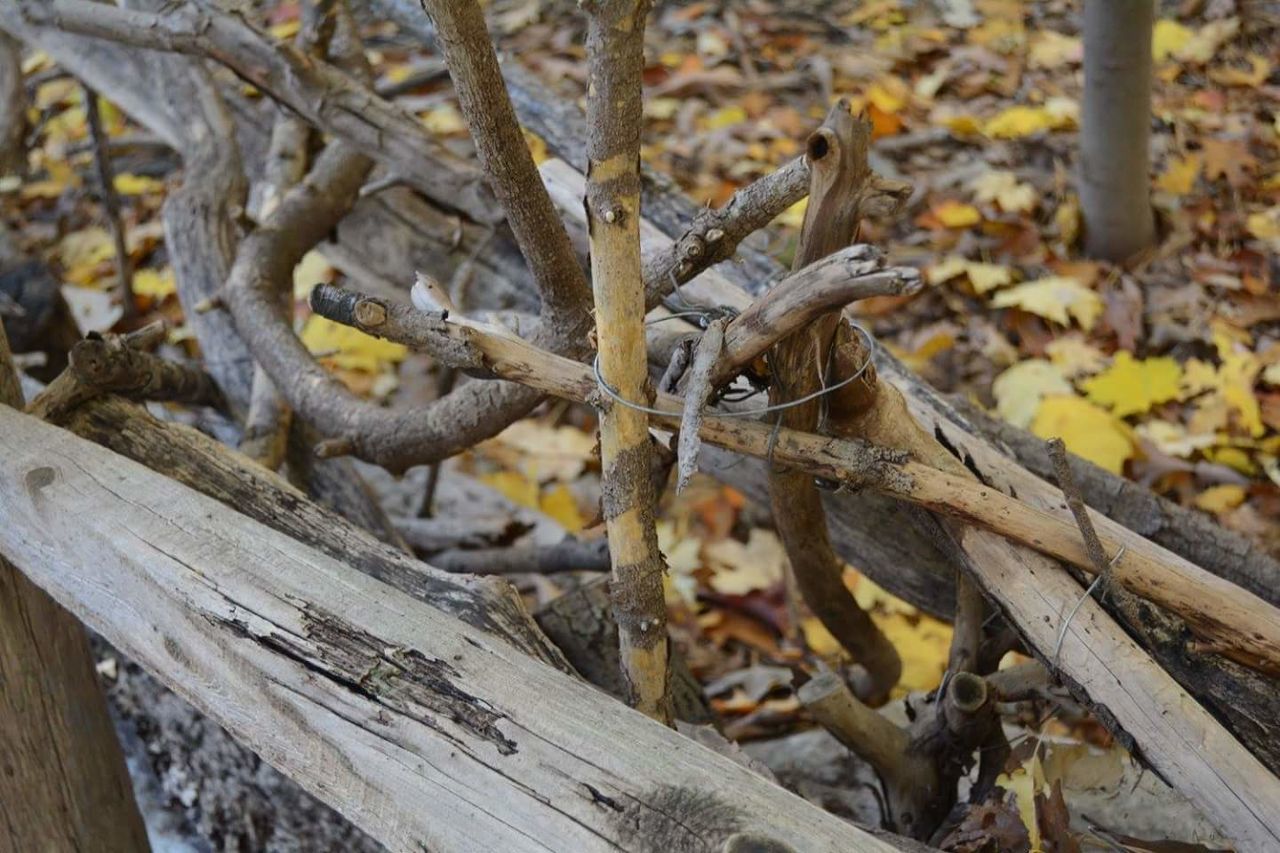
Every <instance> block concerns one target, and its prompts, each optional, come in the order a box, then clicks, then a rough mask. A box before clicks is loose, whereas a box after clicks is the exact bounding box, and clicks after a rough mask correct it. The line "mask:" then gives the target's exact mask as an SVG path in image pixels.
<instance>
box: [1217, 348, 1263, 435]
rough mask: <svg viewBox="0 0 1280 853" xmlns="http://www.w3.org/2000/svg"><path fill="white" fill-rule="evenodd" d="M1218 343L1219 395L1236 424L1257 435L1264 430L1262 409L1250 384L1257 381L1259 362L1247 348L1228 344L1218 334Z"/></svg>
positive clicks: (1259, 368) (1260, 367)
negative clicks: (1220, 359) (1237, 422)
mask: <svg viewBox="0 0 1280 853" xmlns="http://www.w3.org/2000/svg"><path fill="white" fill-rule="evenodd" d="M1215 337H1218V336H1215ZM1218 343H1219V347H1218V351H1219V354H1220V355H1221V356H1222V366H1221V367H1220V368H1218V382H1219V387H1220V389H1221V391H1222V398H1223V399H1224V400H1226V402H1227V405H1228V406H1229V407H1230V408H1232V409H1234V410H1235V412H1236V415H1237V420H1238V421H1239V424H1240V426H1241V427H1243V428H1244V430H1245V431H1246V432H1247V433H1248V434H1249V435H1251V436H1253V437H1254V438H1257V437H1258V436H1260V435H1262V434H1263V433H1264V432H1266V427H1265V426H1264V425H1263V423H1262V409H1261V407H1260V406H1259V405H1258V398H1257V397H1256V396H1255V395H1254V393H1253V384H1254V383H1255V382H1257V381H1258V374H1259V373H1260V372H1261V371H1262V362H1261V361H1260V360H1259V359H1258V357H1257V356H1256V355H1254V354H1253V353H1252V352H1250V351H1249V350H1248V349H1245V348H1243V347H1238V346H1233V345H1230V344H1228V343H1227V342H1226V341H1225V340H1224V339H1222V338H1220V337H1218Z"/></svg>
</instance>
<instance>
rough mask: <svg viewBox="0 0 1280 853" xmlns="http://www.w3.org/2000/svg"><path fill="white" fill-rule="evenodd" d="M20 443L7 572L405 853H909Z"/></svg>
mask: <svg viewBox="0 0 1280 853" xmlns="http://www.w3.org/2000/svg"><path fill="white" fill-rule="evenodd" d="M0 442H2V443H3V451H4V452H3V453H0V459H2V460H3V461H0V466H3V472H0V473H2V474H3V476H0V506H3V511H4V513H5V517H6V518H7V519H9V520H10V523H8V524H6V525H4V527H3V529H2V530H0V548H2V549H3V551H4V553H6V554H7V555H10V556H11V557H13V558H14V559H15V560H16V561H17V562H18V563H19V565H21V566H22V568H23V569H24V571H27V572H29V573H31V574H33V575H34V576H35V577H36V578H37V579H38V580H39V582H40V583H43V584H45V585H47V586H48V587H49V588H50V590H51V591H52V592H53V594H54V595H55V597H56V598H58V599H59V600H60V601H62V602H63V603H65V604H67V605H69V606H71V607H72V608H73V609H74V611H75V612H76V613H77V615H79V616H82V617H83V618H84V619H86V621H88V622H89V624H91V625H92V626H93V627H94V628H95V629H96V630H98V631H99V632H100V633H102V634H103V635H104V636H106V637H107V638H108V639H109V640H110V641H112V642H113V643H115V644H117V645H118V646H119V647H120V648H121V649H122V651H124V652H125V653H126V654H128V655H129V656H130V657H132V658H133V659H135V660H139V661H141V662H143V663H144V664H145V665H146V666H147V667H148V668H150V669H152V670H153V671H154V672H156V673H157V674H159V675H160V676H161V677H162V678H163V679H164V680H165V681H166V682H167V683H168V684H170V685H171V686H173V687H174V688H175V689H176V690H177V691H178V692H179V693H180V694H182V695H183V696H185V697H186V698H187V699H189V700H190V701H192V702H193V703H195V704H196V705H197V706H198V707H200V708H201V709H202V710H204V711H205V712H206V713H208V714H209V715H210V716H212V717H213V718H214V719H216V720H218V721H219V722H221V723H222V724H224V725H226V726H228V727H229V728H230V729H231V730H232V731H233V732H234V733H235V734H236V736H237V737H238V738H239V739H241V740H243V741H244V742H246V743H247V744H248V745H250V746H251V747H252V748H254V749H255V750H256V751H258V752H259V754H261V755H263V756H264V757H265V758H266V759H267V760H268V761H269V762H271V763H273V764H275V765H277V766H278V767H280V768H281V769H283V770H285V771H286V772H288V773H289V774H290V775H291V776H293V777H294V778H295V779H297V780H299V781H300V782H301V783H302V784H303V785H304V786H306V787H308V788H309V789H310V790H312V791H314V792H315V793H317V794H318V795H319V796H321V797H322V798H324V799H326V800H327V801H329V802H330V803H331V804H332V805H334V806H335V807H336V808H338V809H339V810H340V811H342V812H343V813H344V814H345V815H346V816H348V817H349V818H350V819H352V821H353V822H355V823H356V824H357V825H359V826H361V827H362V828H364V829H365V830H366V831H368V832H369V833H370V834H372V835H374V836H375V837H378V838H380V839H381V840H382V841H383V843H385V844H387V845H389V846H390V847H392V848H397V849H405V848H412V847H414V846H423V847H426V848H428V849H469V848H474V849H500V850H512V851H516V850H535V849H537V850H544V849H546V848H548V847H550V848H553V849H573V850H584V851H585V850H604V849H612V848H613V847H614V846H619V847H644V848H646V849H679V848H680V847H682V846H685V845H694V846H698V847H705V846H710V847H711V848H712V849H718V848H720V847H721V846H722V845H724V844H726V843H730V844H733V843H735V842H733V841H732V840H731V839H732V836H734V835H736V834H740V833H749V834H751V835H759V836H762V837H763V838H766V839H770V840H771V843H773V844H775V845H776V844H779V843H781V844H787V845H790V846H791V847H792V848H794V849H796V850H803V851H808V850H825V849H859V850H867V851H878V850H889V849H893V848H892V847H891V846H890V845H888V844H886V843H884V842H882V841H880V840H878V839H876V838H874V837H872V836H870V835H868V834H867V833H865V832H864V831H862V830H860V829H858V828H856V827H854V826H852V825H850V824H847V823H844V822H843V821H840V820H839V819H838V818H835V817H833V816H831V815H827V814H825V813H823V812H821V811H820V810H818V809H815V808H813V807H812V806H809V805H808V804H806V803H804V801H802V800H800V799H799V798H798V797H795V796H794V795H792V794H790V793H787V792H785V791H783V790H782V789H781V788H778V787H777V786H775V785H772V784H770V783H768V782H766V781H765V780H763V779H761V778H760V777H759V776H756V775H755V774H753V773H751V772H750V771H748V770H746V769H744V768H743V767H741V766H739V765H738V764H736V763H734V762H733V761H730V760H729V759H726V758H723V757H721V756H718V755H716V754H715V753H712V752H710V751H708V750H706V749H704V748H702V747H700V746H697V745H694V744H692V743H691V742H689V741H688V740H686V739H684V738H683V737H682V736H681V735H679V734H677V733H675V732H673V731H670V730H669V729H666V728H665V727H662V726H657V725H654V724H653V723H652V722H651V721H649V720H647V719H645V718H644V717H643V716H641V715H639V714H637V713H635V712H633V711H630V710H627V709H625V708H622V707H620V706H619V705H618V704H617V703H616V702H615V701H614V700H612V699H610V698H608V697H606V696H604V695H602V694H600V693H598V692H596V691H595V690H594V689H593V688H590V687H588V686H587V685H585V684H583V683H582V682H580V681H577V680H576V679H573V678H571V677H569V676H567V675H565V674H563V673H558V672H556V671H555V670H554V669H552V668H550V667H547V666H545V665H542V664H539V663H536V662H534V661H531V660H530V659H529V658H527V657H525V656H524V655H522V654H520V653H518V652H516V651H515V650H513V649H510V648H509V647H507V646H506V645H505V644H503V643H501V642H500V641H497V640H495V639H494V638H492V637H490V636H487V635H485V634H483V633H480V632H478V631H475V630H473V629H471V628H469V627H467V626H465V625H464V624H463V623H461V622H459V621H457V620H455V619H452V618H450V617H448V616H446V615H444V614H443V613H441V612H440V611H438V610H436V609H434V608H432V607H428V606H426V605H422V604H420V603H418V602H416V601H414V600H413V599H411V598H409V597H408V596H405V595H403V594H401V593H398V592H396V591H394V590H392V589H390V588H388V587H386V586H384V585H382V584H380V583H378V582H376V581H374V580H372V579H370V578H367V577H365V576H363V575H362V574H360V573H359V572H358V571H356V570H354V569H351V568H350V567H348V566H345V565H343V564H342V563H339V562H337V561H335V560H333V559H331V558H329V557H326V556H325V555H323V554H321V553H320V552H317V551H313V550H311V549H309V548H307V547H305V546H303V545H301V544H299V543H298V542H296V541H294V540H291V539H289V538H288V537H286V536H283V535H280V534H278V533H276V532H274V531H272V530H270V529H268V528H266V527H264V526H262V525H260V524H257V523H255V522H252V521H250V520H248V519H245V518H244V517H242V516H240V515H238V514H236V513H234V512H232V511H230V510H229V509H227V508H225V507H222V506H220V505H219V504H218V503H216V502H215V501H213V500H211V499H208V498H206V497H204V496H201V495H199V494H198V493H196V492H193V491H191V490H190V489H187V488H186V487H184V486H181V485H179V484H177V483H176V482H174V481H172V480H169V479H167V478H164V477H161V476H158V475H155V474H153V473H151V472H149V471H147V470H146V469H144V468H142V467H141V466H139V465H137V464H135V463H132V462H129V461H125V460H122V459H120V458H119V457H117V456H114V455H113V454H110V453H108V452H107V451H105V450H102V449H100V448H97V447H94V446H93V445H90V444H88V443H87V442H83V441H81V440H79V439H77V438H75V437H74V436H71V435H69V434H67V433H66V432H63V431H59V430H56V429H55V428H53V427H49V426H46V425H43V424H40V423H39V422H38V421H35V420H34V419H31V418H29V417H27V416H24V415H19V414H17V413H0ZM108 484H109V486H108ZM140 541H141V542H146V543H148V547H147V552H146V554H145V556H143V555H140V552H139V542H140ZM85 559H92V560H93V561H94V564H95V566H96V567H97V568H96V570H95V571H94V572H93V573H85V572H80V571H74V570H72V567H74V566H77V565H80V564H81V563H82V562H83V561H84V560H85ZM120 590H128V593H129V596H130V598H129V601H128V606H123V607H122V606H121V599H120V598H119V593H118V591H120ZM211 684H216V685H217V689H210V687H209V685H211ZM583 718H589V719H592V720H594V721H595V724H594V725H592V726H588V727H583V726H582V725H581V723H580V721H581V720H582V719H583ZM298 744H307V748H306V749H299V748H298ZM460 780H467V784H460ZM495 803H501V809H500V810H498V811H496V812H495V810H494V804H495ZM459 815H466V816H467V819H465V820H459V819H458V816H459Z"/></svg>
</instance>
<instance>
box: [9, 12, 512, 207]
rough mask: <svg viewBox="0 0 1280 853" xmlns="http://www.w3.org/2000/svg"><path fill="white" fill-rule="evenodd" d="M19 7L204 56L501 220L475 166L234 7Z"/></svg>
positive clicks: (435, 189)
mask: <svg viewBox="0 0 1280 853" xmlns="http://www.w3.org/2000/svg"><path fill="white" fill-rule="evenodd" d="M19 10H20V11H19V15H20V16H21V17H22V18H24V19H25V21H26V22H27V23H31V24H37V25H41V26H52V27H56V28H58V29H61V30H64V31H66V32H73V33H80V34H82V35H89V36H95V37H98V38H103V39H109V40H112V41H118V42H122V43H125V44H132V45H135V46H137V47H145V48H152V49H155V50H168V51H175V52H178V53H186V54H192V55H196V56H207V57H209V58H210V59H214V60H216V61H218V62H220V63H222V64H223V65H225V66H226V67H228V68H229V69H231V70H232V71H234V72H235V73H236V74H237V75H239V76H240V77H241V78H243V79H244V80H246V81H248V82H249V83H252V84H253V85H254V86H256V87H257V88H259V89H261V90H262V91H264V92H266V93H267V94H268V95H270V96H271V97H272V98H273V99H275V100H276V101H279V102H280V103H282V104H286V105H288V106H289V107H290V108H291V109H293V110H295V111H297V112H298V114H299V115H302V116H303V117H305V118H306V119H307V121H309V122H311V123H312V124H314V125H315V126H316V127H318V128H320V129H321V130H323V131H325V132H326V133H331V134H333V135H334V136H336V137H338V138H339V139H342V140H345V141H347V142H349V143H351V144H352V145H353V146H355V147H357V148H359V149H361V150H362V151H366V152H368V153H369V154H370V156H373V157H375V158H376V159H377V160H378V162H380V163H382V164H383V165H385V166H387V168H389V169H391V170H392V171H394V172H396V173H397V174H399V175H401V176H403V178H404V181H405V182H406V183H408V184H409V185H410V186H412V187H414V188H415V189H417V190H419V191H421V192H423V193H425V194H426V195H427V196H428V197H430V198H432V199H436V200H438V201H439V202H441V203H443V204H447V205H449V206H450V207H453V208H454V209H456V210H460V211H462V212H463V213H465V214H467V215H468V216H470V217H471V218H473V219H475V220H476V221H480V222H495V221H497V220H499V219H500V218H501V213H500V211H498V210H497V208H496V205H495V204H494V201H493V197H492V195H491V194H490V192H489V191H488V188H487V187H485V185H484V181H483V178H482V176H481V175H480V173H479V171H478V170H477V169H476V168H475V166H473V165H472V164H471V163H469V162H467V161H466V160H464V159H463V158H461V157H458V156H457V155H455V154H452V153H450V152H449V151H447V150H446V149H445V148H444V147H443V146H442V145H441V144H440V142H439V140H437V139H436V138H435V137H434V136H433V135H432V134H431V132H430V131H428V130H427V129H426V128H425V127H423V125H422V123H421V122H419V121H418V120H417V119H415V118H414V117H413V116H411V115H409V114H408V113H406V112H405V111H404V110H403V109H401V108H400V107H398V106H397V105H395V104H393V103H391V102H390V101H387V100H385V99H384V98H380V97H378V96H377V95H375V94H374V93H373V92H372V91H371V90H370V89H369V88H368V87H367V86H365V85H364V84H363V83H361V82H360V81H359V80H357V79H356V78H355V77H352V76H351V75H349V74H346V73H344V72H343V71H341V70H340V69H338V68H336V67H334V66H333V65H330V64H328V63H325V62H320V61H317V60H314V59H312V58H310V57H308V56H307V55H306V54H304V53H303V52H301V51H299V50H298V49H297V48H296V47H294V46H292V45H288V44H277V43H275V42H274V41H272V40H271V39H270V38H268V37H267V36H265V35H263V34H262V33H260V32H258V31H257V30H255V29H254V28H253V27H251V26H250V25H249V24H248V23H246V22H245V21H244V20H243V19H242V18H240V17H239V16H237V15H233V14H229V13H227V12H223V11H221V10H219V9H216V8H213V7H211V6H202V7H199V8H197V7H195V6H193V5H191V4H189V3H188V4H182V5H180V6H178V7H177V8H175V9H171V10H169V11H166V12H163V13H158V12H155V13H153V12H144V11H137V10H133V9H120V8H115V7H112V6H109V5H104V4H102V3H94V2H91V0H47V2H46V0H41V2H39V3H30V2H22V3H20V4H19Z"/></svg>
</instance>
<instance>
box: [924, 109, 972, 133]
mask: <svg viewBox="0 0 1280 853" xmlns="http://www.w3.org/2000/svg"><path fill="white" fill-rule="evenodd" d="M932 121H933V123H934V124H940V125H942V126H943V127H945V128H946V129H947V130H950V131H951V132H952V133H954V134H955V135H956V136H976V135H978V134H979V133H982V122H981V120H979V119H978V118H977V117H976V116H972V115H969V114H968V113H960V114H955V113H948V112H946V111H940V112H939V113H938V114H937V115H936V116H934V117H933V119H932Z"/></svg>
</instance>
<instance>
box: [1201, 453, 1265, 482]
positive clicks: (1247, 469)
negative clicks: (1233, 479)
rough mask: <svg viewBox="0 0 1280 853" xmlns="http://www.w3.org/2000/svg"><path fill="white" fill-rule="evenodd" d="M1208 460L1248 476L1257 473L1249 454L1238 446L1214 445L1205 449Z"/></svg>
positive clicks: (1256, 467)
mask: <svg viewBox="0 0 1280 853" xmlns="http://www.w3.org/2000/svg"><path fill="white" fill-rule="evenodd" d="M1204 455H1205V456H1206V457H1207V458H1208V459H1209V461H1211V462H1216V463H1218V464H1219V465H1226V466H1227V467H1228V468H1231V469H1234V470H1236V471H1239V472H1240V473H1241V474H1244V475H1246V476H1248V477H1252V476H1254V475H1255V474H1257V473H1258V466H1257V465H1254V464H1253V460H1252V459H1250V458H1249V454H1247V453H1245V452H1244V451H1243V450H1241V449H1240V448H1238V447H1215V448H1211V449H1209V450H1206V451H1205V454H1204Z"/></svg>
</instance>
